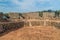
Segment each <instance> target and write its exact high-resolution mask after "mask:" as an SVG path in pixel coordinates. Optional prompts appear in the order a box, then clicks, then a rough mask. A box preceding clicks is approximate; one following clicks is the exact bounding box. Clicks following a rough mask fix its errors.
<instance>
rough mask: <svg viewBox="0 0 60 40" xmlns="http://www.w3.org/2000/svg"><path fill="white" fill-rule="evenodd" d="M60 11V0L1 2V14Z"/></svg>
mask: <svg viewBox="0 0 60 40" xmlns="http://www.w3.org/2000/svg"><path fill="white" fill-rule="evenodd" d="M48 9H51V10H59V9H60V0H0V12H33V11H42V10H48Z"/></svg>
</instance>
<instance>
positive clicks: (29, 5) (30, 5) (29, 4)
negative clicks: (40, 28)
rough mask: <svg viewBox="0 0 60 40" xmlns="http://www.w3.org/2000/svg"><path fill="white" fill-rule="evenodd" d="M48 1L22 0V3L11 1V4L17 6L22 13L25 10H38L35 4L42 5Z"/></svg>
mask: <svg viewBox="0 0 60 40" xmlns="http://www.w3.org/2000/svg"><path fill="white" fill-rule="evenodd" d="M49 1H50V0H23V2H20V1H19V0H11V2H12V3H14V4H16V5H18V6H19V8H20V9H22V10H24V11H25V10H27V11H31V10H33V11H34V10H38V8H37V7H36V2H39V3H40V4H41V3H42V4H43V3H45V2H49Z"/></svg>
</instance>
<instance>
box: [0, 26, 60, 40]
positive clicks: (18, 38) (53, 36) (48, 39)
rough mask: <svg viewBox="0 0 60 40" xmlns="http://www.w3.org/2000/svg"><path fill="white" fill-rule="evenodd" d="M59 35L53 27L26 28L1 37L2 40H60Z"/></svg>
mask: <svg viewBox="0 0 60 40" xmlns="http://www.w3.org/2000/svg"><path fill="white" fill-rule="evenodd" d="M59 34H60V32H59V30H58V29H55V28H53V27H24V28H21V29H18V30H16V31H12V32H10V33H8V34H6V35H4V36H2V37H0V40H60V39H59V38H60V36H59Z"/></svg>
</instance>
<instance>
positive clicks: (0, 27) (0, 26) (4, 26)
mask: <svg viewBox="0 0 60 40" xmlns="http://www.w3.org/2000/svg"><path fill="white" fill-rule="evenodd" d="M23 26H24V22H5V23H0V33H3V32H5V31H8V30H12V29H13V30H14V29H17V28H21V27H23Z"/></svg>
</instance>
